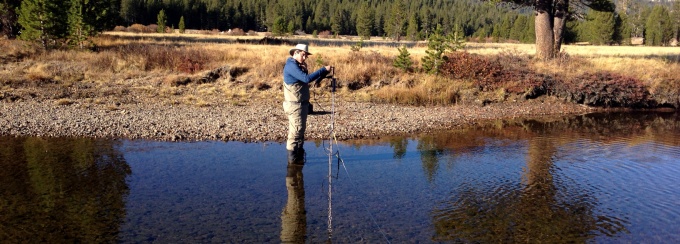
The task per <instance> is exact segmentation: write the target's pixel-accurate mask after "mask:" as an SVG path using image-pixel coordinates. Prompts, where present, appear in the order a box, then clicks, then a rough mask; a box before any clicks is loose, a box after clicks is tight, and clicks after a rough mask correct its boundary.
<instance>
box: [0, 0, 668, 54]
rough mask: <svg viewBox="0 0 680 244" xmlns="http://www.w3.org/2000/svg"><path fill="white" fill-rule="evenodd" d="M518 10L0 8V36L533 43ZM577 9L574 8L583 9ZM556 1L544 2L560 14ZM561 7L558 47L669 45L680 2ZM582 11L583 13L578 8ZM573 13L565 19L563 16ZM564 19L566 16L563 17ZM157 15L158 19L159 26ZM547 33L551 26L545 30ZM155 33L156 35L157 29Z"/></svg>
mask: <svg viewBox="0 0 680 244" xmlns="http://www.w3.org/2000/svg"><path fill="white" fill-rule="evenodd" d="M530 2H531V3H532V4H533V2H535V1H527V2H526V3H524V2H522V1H520V0H514V1H512V0H507V1H480V0H448V1H447V0H410V1H406V0H368V1H367V0H344V1H339V0H242V1H235V0H0V27H1V29H2V34H3V35H5V36H9V37H14V36H19V37H20V38H22V39H26V40H35V41H39V42H40V43H42V44H43V46H45V47H49V46H53V45H59V44H63V43H67V44H69V45H72V46H78V47H84V46H85V44H86V41H87V38H88V37H89V36H92V35H95V34H97V33H100V32H101V31H104V30H111V29H113V27H115V26H130V25H132V24H143V25H149V24H157V25H159V26H168V27H180V26H181V27H182V28H187V29H201V30H213V29H217V30H222V31H225V30H229V29H233V28H239V29H242V30H246V31H249V30H253V31H266V32H271V33H272V34H274V35H294V34H298V33H315V32H321V31H330V32H331V33H332V34H333V35H358V36H361V37H363V38H364V39H369V38H375V37H382V38H388V39H392V40H397V41H400V40H426V39H427V38H428V37H429V35H430V34H431V33H432V32H433V31H434V30H435V28H436V26H437V25H441V27H442V31H443V33H444V34H449V33H453V32H454V31H455V30H459V32H460V33H461V35H462V36H464V37H465V38H468V39H477V40H481V41H496V42H502V41H508V40H514V41H518V42H523V43H533V42H536V36H537V34H536V33H537V32H536V30H535V23H536V20H535V18H536V16H541V15H540V14H538V15H537V14H536V13H540V11H542V6H537V5H536V6H534V5H535V4H534V5H531V4H529V3H530ZM582 2H583V1H582ZM559 3H560V0H554V1H549V4H551V6H550V8H551V10H552V11H553V12H554V13H556V14H560V13H559V12H556V11H555V10H559V8H558V7H559V6H560V5H559ZM592 3H593V2H586V4H583V5H578V4H573V3H572V5H573V6H568V8H569V11H568V13H566V14H565V15H564V17H562V18H563V19H564V20H565V21H566V24H565V25H564V26H565V28H564V30H563V32H564V33H563V34H561V35H563V36H564V40H563V41H564V42H567V43H569V42H590V43H594V44H604V45H610V44H623V45H626V44H630V43H631V40H633V39H635V38H638V37H642V38H644V40H645V44H647V45H669V44H670V42H671V40H672V39H674V38H677V37H678V34H679V30H680V1H675V2H673V3H672V4H651V3H650V2H646V1H641V0H621V1H618V2H617V5H616V6H614V5H613V3H611V2H608V0H604V1H599V2H598V4H600V5H603V4H604V5H606V4H609V5H611V6H612V7H611V8H606V7H605V8H602V7H600V8H593V9H589V8H587V7H592V6H594V4H592ZM584 6H587V7H584ZM572 9H574V10H572ZM565 11H566V10H565ZM161 14H162V16H160V15H161ZM551 26H556V25H555V24H554V23H551ZM159 31H163V30H162V29H161V28H159Z"/></svg>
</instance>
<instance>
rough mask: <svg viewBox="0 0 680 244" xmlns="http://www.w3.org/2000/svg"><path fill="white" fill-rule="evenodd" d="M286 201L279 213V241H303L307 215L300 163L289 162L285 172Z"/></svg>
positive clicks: (305, 234)
mask: <svg viewBox="0 0 680 244" xmlns="http://www.w3.org/2000/svg"><path fill="white" fill-rule="evenodd" d="M286 190H287V191H288V201H286V206H285V207H284V208H283V212H282V213H281V242H283V243H305V240H306V238H307V216H306V215H305V214H306V212H305V184H304V181H303V176H302V165H295V164H289V165H288V173H287V174H286Z"/></svg>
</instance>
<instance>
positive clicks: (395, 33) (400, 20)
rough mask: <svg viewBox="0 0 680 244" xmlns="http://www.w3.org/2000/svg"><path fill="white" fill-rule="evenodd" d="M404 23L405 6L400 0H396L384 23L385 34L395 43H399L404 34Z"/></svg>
mask: <svg viewBox="0 0 680 244" xmlns="http://www.w3.org/2000/svg"><path fill="white" fill-rule="evenodd" d="M405 23H406V6H405V5H404V3H403V1H402V0H396V3H394V4H392V9H391V10H390V14H389V16H388V19H387V21H386V22H385V28H384V29H385V33H386V34H387V36H389V37H391V38H392V39H393V40H395V41H399V40H400V39H401V36H402V35H403V33H404V25H405Z"/></svg>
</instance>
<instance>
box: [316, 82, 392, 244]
mask: <svg viewBox="0 0 680 244" xmlns="http://www.w3.org/2000/svg"><path fill="white" fill-rule="evenodd" d="M331 72H332V76H331V77H332V78H331V119H330V124H329V132H328V137H329V138H328V140H329V143H328V148H326V146H325V141H323V148H324V150H326V153H327V154H328V241H329V242H330V241H331V238H332V234H333V191H332V187H333V168H332V165H333V157H334V156H335V157H337V158H338V160H337V163H338V166H337V167H338V169H337V171H338V175H337V176H336V179H337V178H338V177H339V173H340V172H339V171H340V164H342V167H343V169H344V170H345V174H347V178H348V179H349V181H350V183H351V184H352V187H353V188H355V189H357V188H358V187H357V185H356V184H355V183H354V180H353V179H352V178H351V176H350V175H349V171H348V170H347V166H346V165H345V161H344V160H343V159H342V157H341V156H340V150H339V149H336V152H335V153H334V152H333V144H334V142H335V145H336V146H338V148H339V144H338V138H337V137H336V135H335V90H336V85H337V81H336V79H335V70H332V71H331ZM359 202H361V204H362V206H363V207H364V210H365V211H366V212H367V213H368V216H369V217H370V218H371V221H373V224H374V225H375V226H376V228H378V231H379V232H380V234H381V235H382V236H383V238H385V241H386V242H387V243H391V242H390V240H389V238H387V234H385V231H383V229H382V227H381V226H380V224H378V221H377V220H376V219H375V217H374V216H373V214H372V213H371V211H370V210H369V209H368V206H367V205H366V203H364V202H363V201H359Z"/></svg>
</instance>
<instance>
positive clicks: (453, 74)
mask: <svg viewBox="0 0 680 244" xmlns="http://www.w3.org/2000/svg"><path fill="white" fill-rule="evenodd" d="M502 72H503V66H501V64H500V63H499V62H493V61H491V60H490V59H488V58H485V57H483V56H481V55H477V54H471V53H468V52H452V53H449V54H447V55H446V58H445V61H444V63H443V64H442V66H441V73H442V74H443V75H444V76H446V77H449V78H453V79H464V80H471V81H473V82H474V83H475V85H477V86H479V88H480V89H481V90H490V89H494V88H496V87H497V84H496V83H499V82H500V80H499V79H498V77H499V76H501V75H502Z"/></svg>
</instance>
